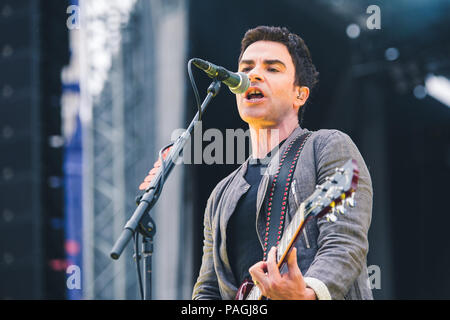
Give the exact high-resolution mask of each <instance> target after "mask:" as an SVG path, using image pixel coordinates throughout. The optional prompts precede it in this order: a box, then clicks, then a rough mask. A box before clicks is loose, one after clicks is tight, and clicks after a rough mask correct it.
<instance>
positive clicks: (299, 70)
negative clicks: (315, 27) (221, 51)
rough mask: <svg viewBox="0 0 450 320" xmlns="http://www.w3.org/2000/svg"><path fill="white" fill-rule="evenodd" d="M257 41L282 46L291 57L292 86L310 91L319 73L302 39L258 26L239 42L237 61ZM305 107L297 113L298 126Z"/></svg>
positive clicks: (316, 81)
mask: <svg viewBox="0 0 450 320" xmlns="http://www.w3.org/2000/svg"><path fill="white" fill-rule="evenodd" d="M257 41H274V42H279V43H282V44H284V45H285V46H286V48H287V49H288V51H289V54H290V55H291V58H292V62H293V63H294V67H295V82H294V85H296V86H297V85H298V86H305V87H308V88H309V90H310V91H312V89H313V88H314V86H315V85H316V84H317V83H318V82H319V72H317V70H316V67H315V66H314V64H313V63H312V60H311V54H310V53H309V49H308V47H307V46H306V44H305V42H304V41H303V39H302V38H300V37H299V36H298V35H296V34H295V33H292V32H290V31H289V30H288V29H287V28H285V27H269V26H258V27H256V28H254V29H250V30H248V31H247V32H246V33H245V35H244V38H243V39H242V41H241V53H240V55H239V61H241V59H242V55H243V54H244V51H245V49H247V47H248V46H250V45H251V44H252V43H254V42H257ZM305 105H306V103H305ZM305 105H303V106H302V107H301V108H300V109H299V111H298V123H299V124H302V121H303V113H304V108H305Z"/></svg>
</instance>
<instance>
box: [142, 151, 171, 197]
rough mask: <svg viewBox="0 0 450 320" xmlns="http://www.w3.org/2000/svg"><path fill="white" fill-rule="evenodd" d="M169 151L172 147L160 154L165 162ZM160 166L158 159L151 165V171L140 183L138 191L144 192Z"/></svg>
mask: <svg viewBox="0 0 450 320" xmlns="http://www.w3.org/2000/svg"><path fill="white" fill-rule="evenodd" d="M170 149H172V147H170V148H167V149H166V150H165V151H164V152H163V153H162V158H163V159H164V160H165V159H166V157H167V155H168V154H169V152H170ZM161 166H162V163H161V160H160V159H158V161H156V162H155V163H154V164H153V169H152V170H150V171H149V173H148V175H147V176H146V177H145V179H144V182H142V183H141V184H140V185H139V190H145V189H147V188H148V186H149V185H150V182H151V181H152V180H153V178H154V177H155V175H156V172H158V169H159V167H161Z"/></svg>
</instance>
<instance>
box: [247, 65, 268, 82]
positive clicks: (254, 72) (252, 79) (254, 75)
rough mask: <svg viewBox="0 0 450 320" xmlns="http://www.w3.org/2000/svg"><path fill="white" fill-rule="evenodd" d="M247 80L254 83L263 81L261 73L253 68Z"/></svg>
mask: <svg viewBox="0 0 450 320" xmlns="http://www.w3.org/2000/svg"><path fill="white" fill-rule="evenodd" d="M247 75H248V78H249V79H250V82H255V81H263V79H264V78H263V77H262V76H261V72H260V70H259V68H253V69H252V70H251V71H250V72H249V73H248V74H247Z"/></svg>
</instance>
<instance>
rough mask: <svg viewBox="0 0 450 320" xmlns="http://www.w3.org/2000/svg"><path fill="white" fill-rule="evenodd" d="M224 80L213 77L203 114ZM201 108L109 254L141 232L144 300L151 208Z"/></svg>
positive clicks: (152, 231)
mask: <svg viewBox="0 0 450 320" xmlns="http://www.w3.org/2000/svg"><path fill="white" fill-rule="evenodd" d="M220 86H221V82H220V81H219V80H218V79H217V78H214V80H213V82H212V83H211V84H210V86H209V87H208V90H207V93H208V94H207V96H206V97H205V99H204V101H203V103H202V105H201V107H200V110H201V113H202V114H203V112H204V111H205V110H206V107H207V106H208V104H209V103H210V101H211V100H212V98H213V97H215V96H216V95H217V94H218V93H219V90H220ZM199 116H200V115H199V111H197V114H196V115H195V117H194V119H193V120H192V122H191V124H190V125H189V127H188V128H187V129H186V131H185V132H184V133H183V134H182V135H180V136H179V137H178V139H177V140H176V141H175V143H174V144H173V146H172V149H171V150H170V152H169V154H168V155H167V157H166V159H165V160H163V165H162V166H161V167H160V168H159V170H158V172H157V173H156V175H155V177H154V178H153V180H152V181H151V182H150V185H149V187H148V188H147V189H146V190H145V193H144V194H143V195H142V196H140V197H138V198H137V199H136V200H137V201H136V202H137V203H138V206H137V208H136V209H135V211H134V213H133V215H132V216H131V218H130V219H129V220H128V222H127V223H126V224H125V227H124V229H123V230H122V233H121V234H120V236H119V238H118V239H117V240H116V242H115V244H114V246H113V248H112V250H111V252H110V256H111V258H112V259H114V260H117V259H119V258H120V256H121V254H122V252H123V250H124V249H125V246H126V245H127V244H128V242H129V241H130V239H131V238H132V237H133V235H134V234H135V232H139V233H140V234H141V235H142V236H143V240H142V256H143V258H144V297H143V299H144V300H151V296H152V294H151V272H152V270H151V268H152V262H151V258H152V253H153V236H154V234H155V232H156V225H155V222H154V221H153V219H152V217H151V215H150V209H151V208H153V206H154V205H155V203H156V202H157V201H158V198H159V196H160V195H161V191H162V188H163V185H164V183H165V181H167V177H168V176H169V174H170V173H171V171H172V169H173V167H174V166H175V162H176V160H177V159H178V158H179V156H180V155H181V153H182V152H183V149H184V147H185V145H186V142H187V140H188V139H189V138H190V136H191V132H192V131H193V129H194V127H195V125H196V124H197V123H198V119H199ZM136 255H137V257H136V263H140V255H139V254H138V252H136Z"/></svg>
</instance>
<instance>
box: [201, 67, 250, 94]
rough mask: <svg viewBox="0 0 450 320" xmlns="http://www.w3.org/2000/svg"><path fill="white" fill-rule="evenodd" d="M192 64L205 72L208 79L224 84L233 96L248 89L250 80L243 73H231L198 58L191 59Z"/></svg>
mask: <svg viewBox="0 0 450 320" xmlns="http://www.w3.org/2000/svg"><path fill="white" fill-rule="evenodd" d="M192 63H193V64H194V65H195V66H196V67H198V68H199V69H202V70H203V71H205V72H206V74H207V75H208V76H209V77H211V78H217V80H219V81H222V82H223V83H225V84H226V85H227V86H228V88H230V91H231V92H233V93H234V94H242V93H244V92H245V91H247V89H248V87H250V80H249V78H248V76H247V75H246V74H245V73H243V72H231V71H228V70H227V69H225V68H224V67H220V66H216V65H215V64H212V63H211V62H208V61H205V60H202V59H198V58H194V59H192Z"/></svg>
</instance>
